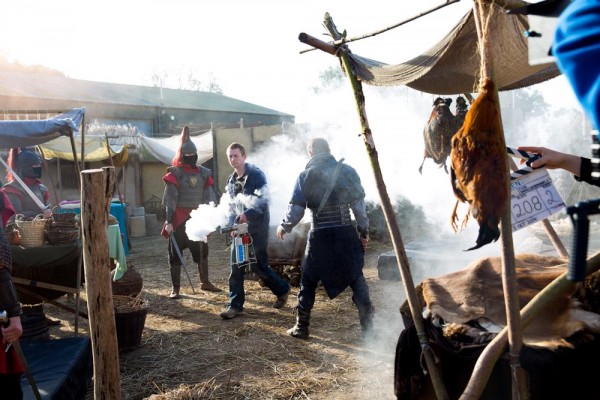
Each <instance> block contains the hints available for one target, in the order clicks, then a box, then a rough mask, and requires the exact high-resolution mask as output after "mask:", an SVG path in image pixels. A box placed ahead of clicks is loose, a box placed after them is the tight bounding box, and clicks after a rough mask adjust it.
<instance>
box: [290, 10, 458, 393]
mask: <svg viewBox="0 0 600 400" xmlns="http://www.w3.org/2000/svg"><path fill="white" fill-rule="evenodd" d="M324 23H325V26H326V27H327V29H328V30H329V32H330V33H331V36H332V37H333V39H334V40H340V39H342V38H343V37H342V35H341V34H340V33H339V32H338V31H337V28H336V26H335V25H334V23H333V20H332V19H331V17H330V16H329V13H326V14H325V21H324ZM299 40H300V41H301V42H303V43H306V44H310V45H312V46H315V47H317V48H320V49H321V50H324V51H327V52H329V53H330V54H334V55H336V56H337V57H339V58H340V60H341V61H342V66H343V68H344V70H345V71H346V75H347V76H348V78H349V79H350V84H351V86H352V90H353V92H354V98H355V100H356V105H357V111H358V117H359V119H360V124H361V128H362V137H363V140H364V142H365V149H366V150H367V153H368V155H369V159H370V161H371V167H372V168H373V173H374V175H375V181H376V183H377V189H378V192H379V197H380V199H381V208H382V210H383V215H384V217H385V221H386V224H387V226H388V230H389V232H390V236H391V238H392V242H393V246H394V251H395V253H396V259H397V260H398V264H399V266H400V274H401V277H402V283H403V284H404V290H405V292H406V297H407V301H408V305H409V307H410V312H411V314H412V318H413V321H414V324H415V328H416V331H417V336H418V337H419V342H420V344H421V349H422V351H423V355H424V358H425V362H426V364H427V373H429V375H430V377H431V382H432V384H433V388H434V390H435V394H436V397H437V399H440V400H445V399H448V393H447V391H446V388H445V386H444V383H443V381H442V377H441V374H440V372H439V371H438V368H437V365H436V361H435V355H434V353H433V350H432V348H431V344H430V342H429V338H428V337H427V333H426V331H425V325H424V321H423V316H422V314H421V309H422V306H421V304H420V302H419V299H418V297H417V294H416V291H415V286H414V282H413V279H412V275H411V273H410V267H409V265H408V257H407V256H406V251H405V249H404V244H403V242H402V235H401V233H400V228H399V227H398V222H397V220H396V216H395V214H394V209H393V206H392V203H391V201H390V197H389V195H388V193H387V189H386V187H385V182H384V180H383V174H382V172H381V166H380V165H379V158H378V155H377V149H376V148H375V141H374V140H373V135H372V134H371V128H370V127H369V122H368V119H367V114H366V111H365V97H364V94H363V91H362V85H361V83H360V82H359V81H358V79H357V78H356V74H355V73H354V71H353V70H352V68H351V65H350V62H349V60H348V56H347V54H346V50H347V48H346V46H344V45H342V46H339V47H338V46H331V45H328V44H326V43H323V42H321V41H319V40H318V39H315V38H313V37H310V36H309V35H307V34H305V33H301V34H300V36H299Z"/></svg>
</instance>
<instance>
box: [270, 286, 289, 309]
mask: <svg viewBox="0 0 600 400" xmlns="http://www.w3.org/2000/svg"><path fill="white" fill-rule="evenodd" d="M291 291H292V288H288V291H287V292H285V293H284V294H282V295H281V296H277V300H275V303H273V308H277V309H279V308H281V307H283V306H285V303H287V301H288V297H290V292H291Z"/></svg>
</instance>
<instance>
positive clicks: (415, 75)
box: [349, 6, 560, 95]
mask: <svg viewBox="0 0 600 400" xmlns="http://www.w3.org/2000/svg"><path fill="white" fill-rule="evenodd" d="M528 26H529V25H528V21H527V17H526V16H523V15H508V14H506V13H505V11H504V10H503V9H502V8H500V7H499V6H494V8H493V13H492V17H491V20H490V32H491V34H490V45H491V50H490V54H494V81H495V82H496V85H497V87H498V89H499V90H512V89H518V88H521V87H526V86H530V85H533V84H536V83H540V82H544V81H546V80H548V79H551V78H554V77H556V76H558V75H560V71H559V70H558V68H557V67H556V65H555V64H550V65H548V64H545V65H529V61H528V50H527V39H526V38H525V34H524V33H525V32H526V31H527V30H528ZM407 40H409V39H407ZM477 40H478V39H477V29H476V27H475V21H474V18H473V12H472V11H471V12H469V13H467V14H466V15H465V16H464V17H463V18H462V20H461V21H460V22H459V23H458V25H456V27H455V28H454V29H453V30H452V31H451V32H450V33H449V34H448V35H447V36H446V37H445V38H444V39H443V40H442V41H440V42H439V43H438V44H436V45H435V46H433V47H432V48H431V49H429V50H428V51H427V52H425V53H424V54H422V55H420V56H418V57H415V58H413V59H412V60H409V61H406V62H404V63H401V64H398V65H388V64H385V63H382V62H379V61H375V60H371V59H368V58H364V57H361V56H357V55H354V54H350V55H349V56H350V59H351V63H352V64H353V67H354V70H355V73H356V75H357V77H358V79H359V80H361V81H362V82H364V83H365V84H368V85H374V86H400V85H406V86H408V87H410V88H413V89H415V90H419V91H421V92H426V93H432V94H440V95H441V94H444V95H451V94H457V93H473V92H476V91H477V83H478V79H479V66H480V56H479V53H478V42H477Z"/></svg>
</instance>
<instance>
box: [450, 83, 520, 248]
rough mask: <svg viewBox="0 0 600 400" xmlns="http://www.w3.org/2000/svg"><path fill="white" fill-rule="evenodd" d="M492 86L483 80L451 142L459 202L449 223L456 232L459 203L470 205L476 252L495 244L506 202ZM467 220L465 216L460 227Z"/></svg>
mask: <svg viewBox="0 0 600 400" xmlns="http://www.w3.org/2000/svg"><path fill="white" fill-rule="evenodd" d="M495 90H496V89H495V85H494V82H493V81H492V80H491V79H489V78H486V79H484V80H483V83H482V85H481V88H480V91H479V96H478V97H477V99H476V100H475V102H473V105H472V106H471V109H470V110H469V111H468V112H467V115H466V117H465V122H464V124H463V126H462V128H460V130H459V131H458V132H457V133H456V135H454V137H453V138H452V150H451V152H450V159H451V162H452V165H451V168H450V172H451V173H450V176H451V183H452V190H453V191H454V194H455V196H456V198H457V199H458V200H457V202H456V205H455V206H454V211H453V212H452V218H451V223H452V227H453V228H454V230H455V231H457V230H458V226H457V219H458V217H457V215H456V210H457V207H458V203H459V202H467V203H469V212H470V213H471V215H472V216H473V217H474V218H475V219H476V220H477V223H478V224H479V235H478V236H477V240H476V244H475V246H474V247H471V248H470V249H468V250H473V249H478V248H480V247H481V246H484V245H486V244H488V243H491V242H492V241H496V240H498V238H499V237H500V230H499V228H498V223H499V222H500V218H501V216H502V213H503V212H504V208H505V206H506V203H507V200H508V181H507V179H508V172H507V171H508V163H507V160H506V146H505V144H504V136H503V133H502V125H501V122H500V114H499V112H498V108H497V104H496V100H495V99H496V95H495ZM468 219H469V213H467V215H466V216H465V218H464V220H463V222H462V227H463V228H464V227H465V225H466V223H467V221H468Z"/></svg>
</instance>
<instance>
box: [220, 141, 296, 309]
mask: <svg viewBox="0 0 600 400" xmlns="http://www.w3.org/2000/svg"><path fill="white" fill-rule="evenodd" d="M227 159H228V160H229V165H231V167H232V168H233V169H234V172H233V173H232V174H231V175H229V178H227V184H226V186H225V190H226V192H227V193H228V194H229V198H230V213H229V225H230V226H232V225H234V224H244V223H247V224H248V233H249V234H250V236H251V238H252V246H253V247H254V256H255V260H250V264H251V269H252V272H254V273H256V274H257V275H258V277H259V278H260V279H261V280H262V281H263V283H264V284H265V286H267V287H268V288H269V289H271V292H273V294H274V295H275V296H277V299H276V301H275V303H274V304H273V307H274V308H281V307H283V306H284V305H285V303H286V302H287V299H288V295H289V293H290V285H289V284H288V283H287V282H286V281H285V280H283V279H282V278H281V277H280V276H279V275H277V273H276V272H275V271H273V269H272V268H271V267H270V266H269V257H268V254H267V245H268V240H269V222H270V215H269V188H268V186H267V179H266V177H265V174H264V173H263V172H262V171H261V170H260V169H259V168H258V167H256V166H254V165H252V164H248V163H246V149H245V148H244V146H242V145H241V144H240V143H232V144H230V145H229V146H228V147H227ZM232 247H234V246H232ZM232 251H234V249H232ZM244 267H245V264H244V265H240V264H238V263H236V262H234V260H233V259H232V262H231V273H230V275H229V306H228V308H227V310H226V311H224V312H222V313H221V318H223V319H231V318H235V317H236V316H238V315H240V314H242V313H243V311H244V302H245V300H246V298H245V294H244V271H245V268H244Z"/></svg>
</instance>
